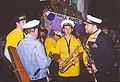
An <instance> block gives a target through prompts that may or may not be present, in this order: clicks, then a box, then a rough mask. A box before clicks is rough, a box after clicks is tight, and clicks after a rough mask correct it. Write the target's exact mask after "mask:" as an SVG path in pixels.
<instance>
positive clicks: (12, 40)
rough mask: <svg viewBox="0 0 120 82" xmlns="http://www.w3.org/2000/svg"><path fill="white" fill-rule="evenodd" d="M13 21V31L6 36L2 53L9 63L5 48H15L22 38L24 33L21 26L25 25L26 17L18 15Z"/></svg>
mask: <svg viewBox="0 0 120 82" xmlns="http://www.w3.org/2000/svg"><path fill="white" fill-rule="evenodd" d="M13 20H14V22H15V25H16V27H15V29H14V30H13V31H11V32H10V33H9V34H8V35H7V37H6V46H5V51H4V54H5V56H6V57H7V59H8V60H9V61H11V59H10V55H9V53H8V49H7V48H8V46H13V47H16V46H17V44H18V42H19V41H20V40H22V39H23V38H24V36H25V33H24V32H23V25H24V24H25V23H26V15H24V14H19V15H17V16H15V17H14V19H13Z"/></svg>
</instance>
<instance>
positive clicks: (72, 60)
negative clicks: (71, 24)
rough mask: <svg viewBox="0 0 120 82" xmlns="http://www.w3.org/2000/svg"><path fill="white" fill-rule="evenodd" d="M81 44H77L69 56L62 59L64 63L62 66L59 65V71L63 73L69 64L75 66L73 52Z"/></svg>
mask: <svg viewBox="0 0 120 82" xmlns="http://www.w3.org/2000/svg"><path fill="white" fill-rule="evenodd" d="M80 46H81V45H78V46H77V47H76V48H75V49H74V51H73V52H72V53H71V54H70V56H69V57H68V58H66V60H65V61H64V63H65V65H64V66H60V67H59V71H60V73H64V72H66V71H67V70H68V69H69V68H70V67H71V66H75V63H74V58H75V57H74V56H73V54H75V53H76V52H77V51H78V49H79V48H80Z"/></svg>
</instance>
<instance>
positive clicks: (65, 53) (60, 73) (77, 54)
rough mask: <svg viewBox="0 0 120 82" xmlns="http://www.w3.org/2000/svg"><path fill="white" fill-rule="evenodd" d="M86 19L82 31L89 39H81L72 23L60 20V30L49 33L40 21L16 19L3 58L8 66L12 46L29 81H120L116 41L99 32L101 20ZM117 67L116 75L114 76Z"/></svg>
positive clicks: (117, 42) (7, 38)
mask: <svg viewBox="0 0 120 82" xmlns="http://www.w3.org/2000/svg"><path fill="white" fill-rule="evenodd" d="M86 17H87V18H86V20H85V21H84V22H83V24H84V27H83V28H84V29H85V31H86V33H87V34H88V37H85V36H84V37H85V39H84V40H81V38H80V37H76V35H75V33H74V29H75V28H74V27H75V23H74V22H73V21H72V20H68V19H67V20H63V21H62V22H61V27H62V29H61V30H55V29H52V30H51V32H50V33H49V34H48V30H47V29H45V28H44V29H43V28H40V23H41V22H40V21H39V20H37V19H32V20H29V21H26V15H24V14H21V15H18V16H15V18H14V22H15V29H14V30H13V31H11V32H10V33H9V34H8V35H7V36H6V44H5V49H4V56H5V57H6V58H7V59H8V61H9V62H10V63H11V58H10V55H9V51H8V47H9V46H13V47H15V48H16V50H17V52H18V55H19V57H20V61H21V62H22V64H23V66H24V68H25V70H26V72H27V74H28V76H29V78H30V82H62V81H64V82H83V81H86V82H88V81H95V82H97V81H98V82H105V81H111V80H114V81H120V78H119V77H120V75H119V69H120V67H119V64H120V62H119V58H120V56H119V52H120V47H119V45H120V44H119V42H120V41H119V39H118V38H116V40H115V41H116V42H113V40H112V39H113V38H111V36H110V34H108V33H106V31H104V30H102V29H101V23H102V20H101V19H99V18H96V17H93V16H91V15H87V16H86ZM118 44H119V45H118ZM116 55H117V56H116ZM116 59H117V60H116ZM1 64H2V63H1ZM116 66H117V67H118V69H117V72H118V74H114V72H115V71H114V70H116V69H115V67H116ZM84 71H86V72H84ZM114 75H116V76H115V78H114ZM12 77H13V76H12ZM12 77H11V78H12ZM117 77H118V78H117ZM9 81H10V80H9ZM12 82H17V80H16V81H13V80H12Z"/></svg>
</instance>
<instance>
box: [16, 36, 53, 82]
mask: <svg viewBox="0 0 120 82" xmlns="http://www.w3.org/2000/svg"><path fill="white" fill-rule="evenodd" d="M17 51H18V54H19V57H20V59H21V61H22V64H23V66H24V67H25V69H26V71H27V74H28V76H29V77H30V79H31V80H38V79H42V78H44V77H46V76H47V74H46V68H47V67H49V65H50V63H51V59H50V57H47V56H46V53H45V49H44V46H43V44H42V43H40V41H39V40H37V39H36V38H35V37H33V36H31V35H29V34H28V35H26V38H25V39H23V40H21V41H20V43H19V45H18V46H17ZM37 69H40V71H39V72H38V73H37V74H36V75H34V73H35V72H36V71H37Z"/></svg>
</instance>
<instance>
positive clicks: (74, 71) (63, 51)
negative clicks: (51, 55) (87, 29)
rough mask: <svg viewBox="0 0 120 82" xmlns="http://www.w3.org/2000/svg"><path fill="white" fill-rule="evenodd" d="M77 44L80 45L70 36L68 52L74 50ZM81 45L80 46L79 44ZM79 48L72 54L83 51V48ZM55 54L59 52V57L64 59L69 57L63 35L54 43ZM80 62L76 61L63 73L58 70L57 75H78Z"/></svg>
mask: <svg viewBox="0 0 120 82" xmlns="http://www.w3.org/2000/svg"><path fill="white" fill-rule="evenodd" d="M78 45H81V44H80V43H79V42H78V40H77V39H76V38H75V37H74V36H72V37H71V40H70V53H72V52H73V51H74V49H75V48H76V47H77V46H78ZM81 47H82V46H81ZM81 47H80V48H79V49H78V51H77V52H76V53H75V54H73V55H74V57H75V56H77V55H78V53H79V52H83V48H81ZM55 53H56V54H59V55H60V58H61V59H62V60H63V61H65V60H66V58H68V57H69V54H68V46H67V42H66V39H65V38H64V37H62V38H60V39H59V40H58V42H57V45H56V51H55ZM79 64H80V63H79V62H77V63H75V66H71V67H70V68H69V69H68V70H67V71H66V72H64V73H60V72H59V75H60V76H63V77H70V76H78V75H80V67H79V66H80V65H79Z"/></svg>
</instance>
